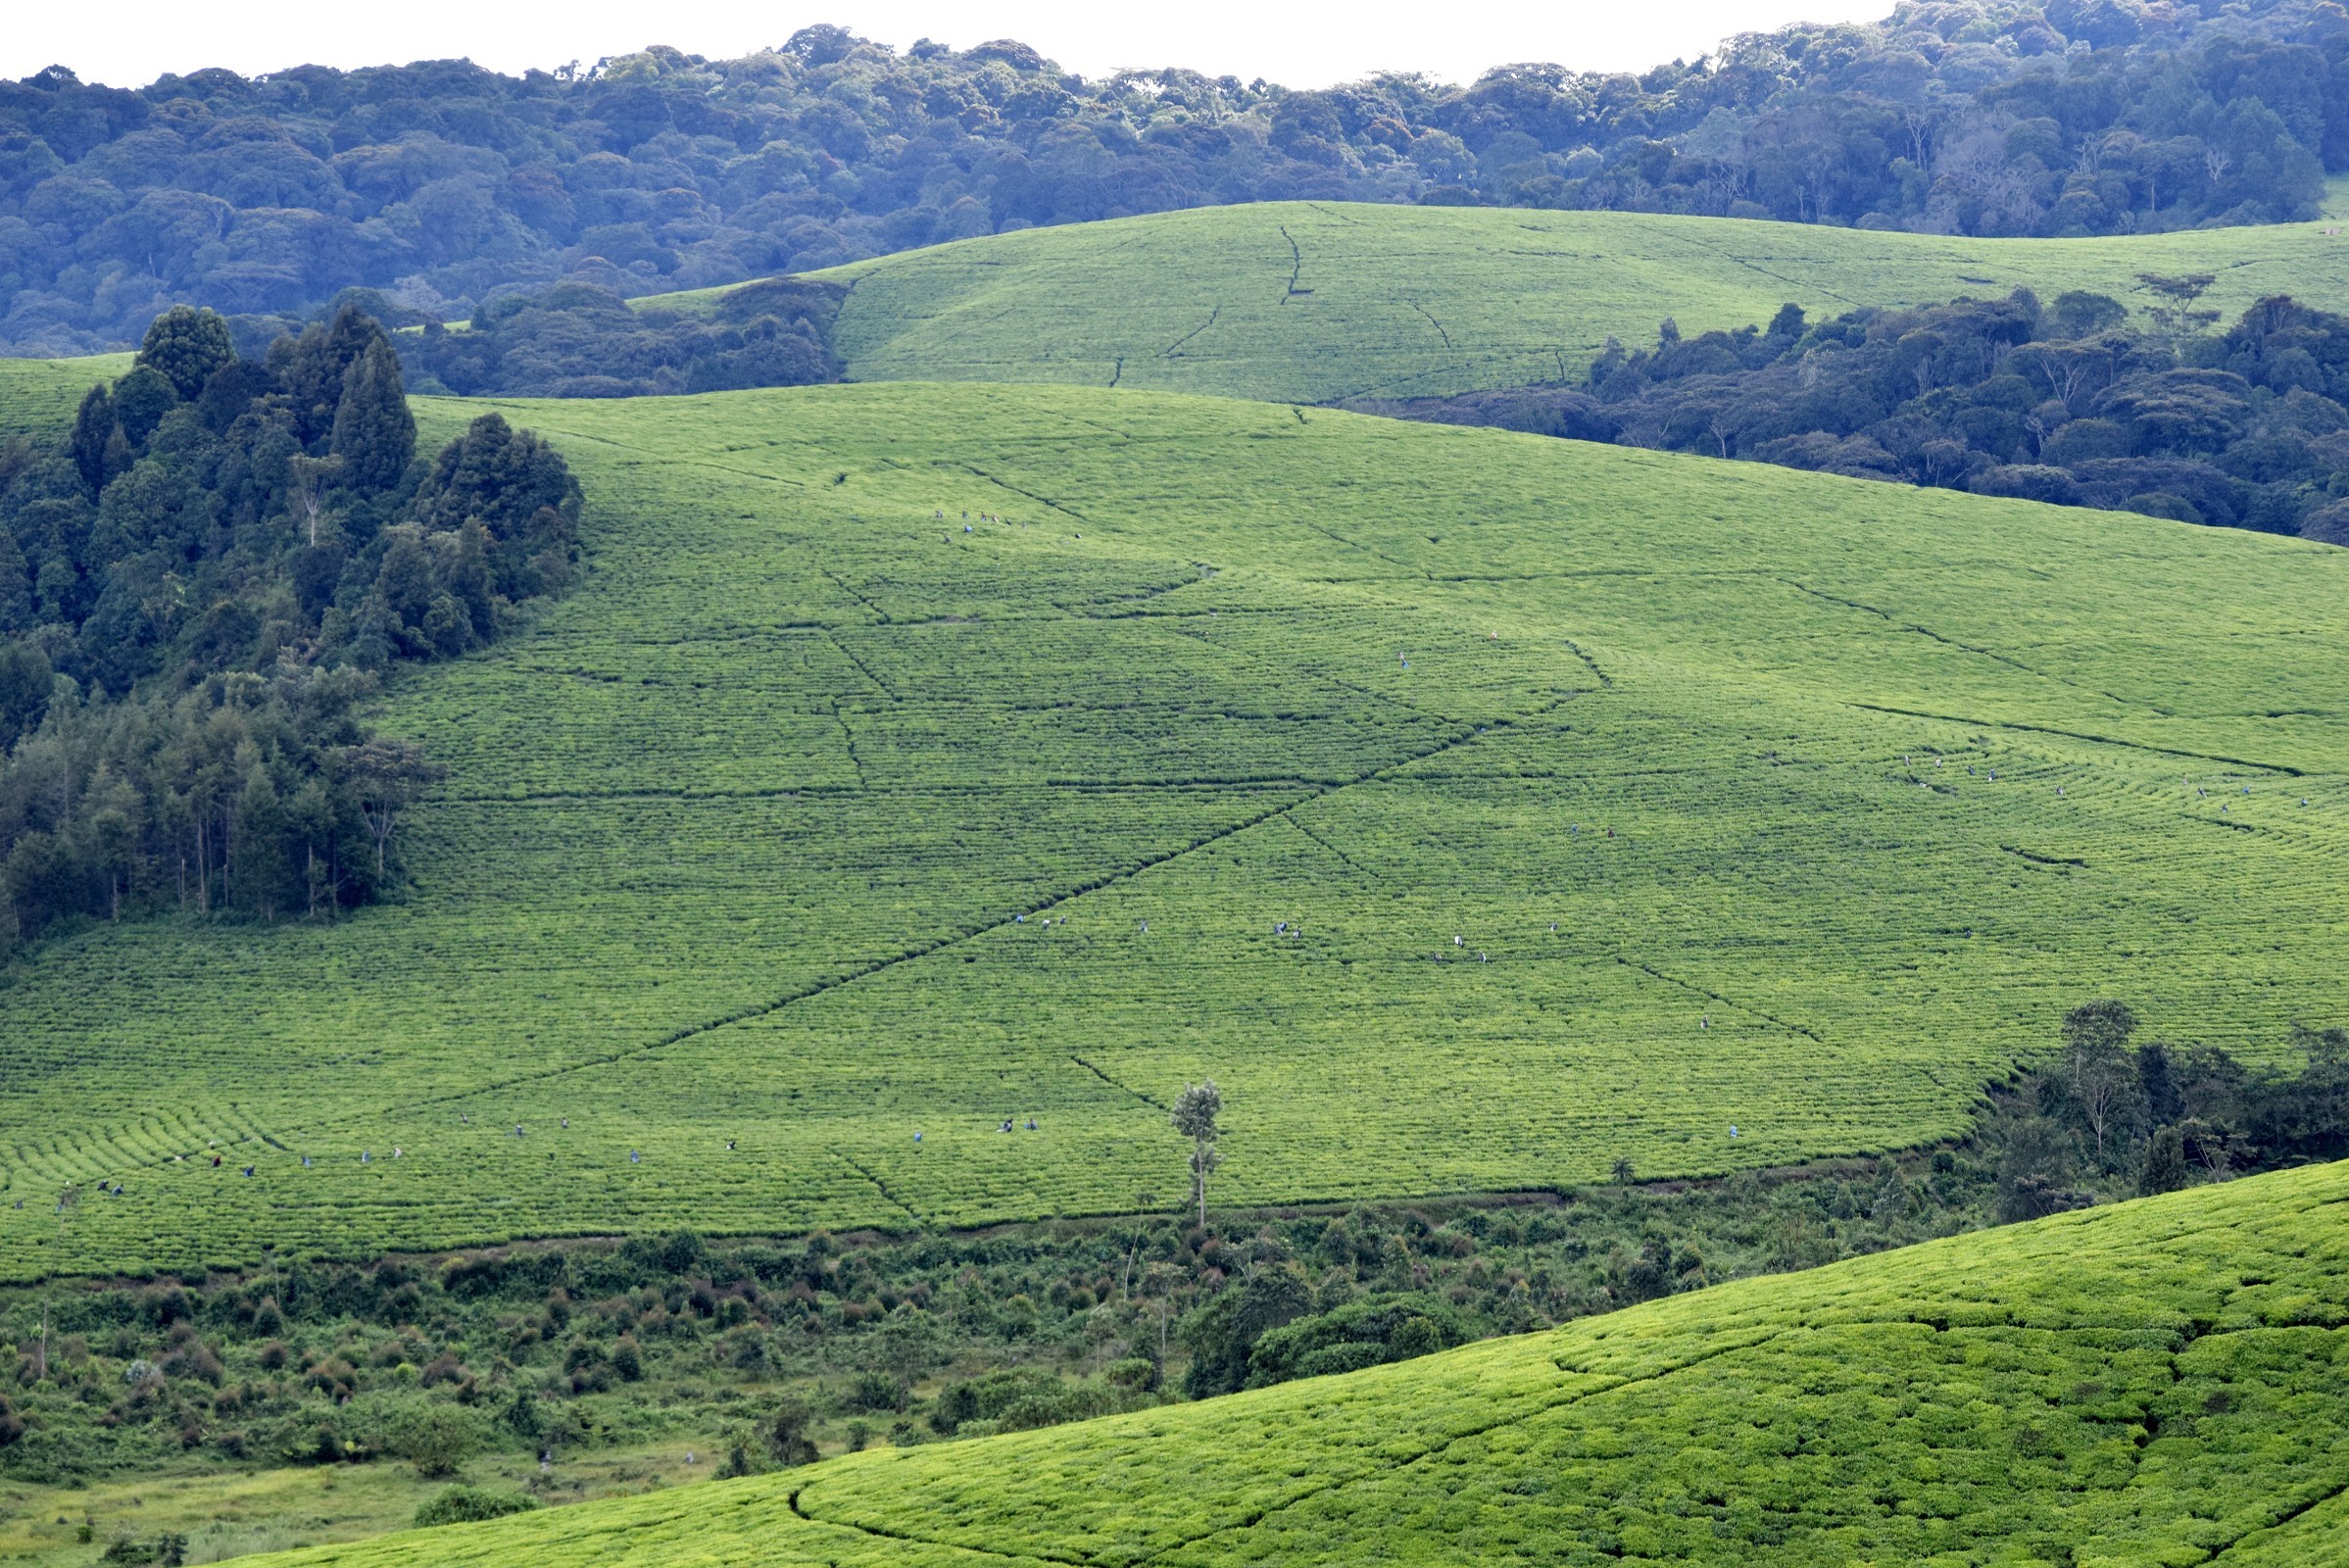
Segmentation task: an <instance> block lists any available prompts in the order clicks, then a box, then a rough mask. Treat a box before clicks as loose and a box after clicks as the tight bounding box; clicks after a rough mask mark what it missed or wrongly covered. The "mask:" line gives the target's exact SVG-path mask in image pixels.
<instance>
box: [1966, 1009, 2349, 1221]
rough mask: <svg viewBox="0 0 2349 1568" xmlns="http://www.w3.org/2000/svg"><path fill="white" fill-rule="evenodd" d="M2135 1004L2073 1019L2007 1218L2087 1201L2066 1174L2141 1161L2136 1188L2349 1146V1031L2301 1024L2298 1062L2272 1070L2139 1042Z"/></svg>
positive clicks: (2022, 1131)
mask: <svg viewBox="0 0 2349 1568" xmlns="http://www.w3.org/2000/svg"><path fill="white" fill-rule="evenodd" d="M2138 1029H2139V1025H2138V1020H2137V1016H2136V1013H2135V1012H2134V1011H2133V1010H2131V1009H2130V1008H2129V1005H2127V1004H2126V1003H2121V1002H2111V1001H2106V1002H2091V1003H2087V1004H2083V1005H2080V1006H2078V1007H2075V1008H2073V1009H2072V1011H2071V1012H2069V1013H2067V1014H2066V1015H2065V1017H2064V1050H2063V1054H2062V1056H2061V1058H2060V1059H2059V1060H2058V1061H2057V1062H2056V1063H2055V1064H2054V1065H2053V1066H2052V1067H2050V1068H2049V1069H2048V1070H2047V1071H2046V1072H2045V1073H2043V1074H2041V1075H2040V1076H2039V1078H2038V1080H2037V1086H2036V1092H2037V1099H2038V1109H2039V1112H2040V1115H2039V1117H2038V1118H2036V1119H2035V1120H2034V1121H2031V1122H2026V1123H2024V1124H2022V1125H2020V1126H2019V1127H2018V1128H2017V1129H2016V1130H2015V1131H2014V1132H2012V1133H2010V1135H2009V1137H2008V1139H2007V1141H2006V1147H2005V1151H2004V1153H2003V1156H2002V1160H2001V1167H2002V1168H2001V1171H2000V1200H1999V1205H2000V1217H2001V1218H2003V1219H2008V1220H2019V1219H2035V1218H2037V1217H2039V1216H2040V1215H2042V1214H2048V1213H2053V1212H2055V1211H2056V1210H2058V1209H2062V1208H2069V1207H2073V1206H2075V1205H2076V1204H2077V1203H2078V1202H2080V1201H2084V1200H2082V1199H2080V1196H2079V1195H2078V1194H2077V1193H2076V1192H2074V1191H2071V1190H2069V1189H2068V1188H2067V1186H2066V1185H2065V1183H2066V1179H2067V1177H2072V1178H2078V1177H2080V1176H2084V1177H2086V1178H2087V1179H2089V1180H2093V1179H2095V1178H2096V1177H2098V1176H2100V1175H2103V1174H2106V1173H2110V1172H2124V1171H2130V1170H2133V1171H2135V1172H2136V1174H2137V1191H2139V1192H2140V1193H2145V1194H2152V1193H2167V1192H2175V1191H2177V1190H2178V1189H2179V1188H2181V1187H2185V1186H2188V1185H2190V1184H2192V1183H2193V1182H2195V1181H2197V1180H2212V1179H2225V1178H2226V1177H2227V1176H2230V1175H2235V1174H2239V1173H2246V1172H2250V1171H2256V1170H2266V1169H2273V1168H2275V1167H2276V1166H2281V1165H2293V1164H2299V1163H2301V1162H2303V1161H2308V1160H2329V1159H2339V1158H2341V1157H2342V1156H2343V1155H2349V1029H2342V1028H2339V1027H2331V1028H2324V1029H2313V1028H2309V1027H2307V1026H2305V1025H2295V1026H2294V1028H2293V1030H2292V1045H2293V1047H2294V1049H2295V1051H2296V1053H2297V1054H2298V1055H2299V1056H2300V1064H2299V1066H2298V1068H2297V1069H2296V1070H2291V1071H2285V1072H2280V1073H2263V1072H2257V1071H2254V1070H2253V1069H2252V1068H2250V1067H2249V1066H2247V1065H2246V1064H2244V1063H2243V1062H2241V1061H2239V1060H2237V1059H2236V1058H2235V1057H2234V1056H2232V1055H2230V1054H2227V1052H2225V1051H2223V1050H2220V1049H2218V1048H2217V1047H2213V1046H2199V1045H2197V1046H2188V1047H2183V1048H2179V1047H2176V1046H2170V1045H2165V1044H2163V1043H2161V1042H2159V1041H2147V1042H2144V1043H2142V1044H2140V1043H2138V1042H2137V1039H2136V1036H2137V1034H2138Z"/></svg>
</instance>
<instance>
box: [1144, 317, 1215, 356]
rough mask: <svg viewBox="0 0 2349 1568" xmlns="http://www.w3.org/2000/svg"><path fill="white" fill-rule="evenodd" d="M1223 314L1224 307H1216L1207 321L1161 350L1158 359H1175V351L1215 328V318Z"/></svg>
mask: <svg viewBox="0 0 2349 1568" xmlns="http://www.w3.org/2000/svg"><path fill="white" fill-rule="evenodd" d="M1222 314H1223V307H1222V306H1220V305H1218V306H1216V307H1215V308H1214V309H1213V310H1211V311H1209V312H1208V313H1207V319H1205V320H1203V321H1201V322H1199V325H1197V326H1195V327H1193V328H1192V329H1191V330H1190V331H1188V332H1185V333H1184V334H1183V335H1182V336H1181V337H1178V338H1176V339H1175V340H1174V341H1173V342H1172V343H1169V344H1167V345H1166V347H1165V348H1163V349H1161V350H1160V351H1159V352H1158V358H1160V359H1162V360H1171V359H1173V358H1174V357H1175V350H1177V349H1179V348H1181V347H1182V346H1183V345H1184V344H1186V343H1188V342H1190V341H1191V340H1192V339H1193V338H1195V337H1197V336H1199V334H1200V333H1201V332H1204V331H1205V330H1206V329H1207V328H1208V327H1210V326H1213V325H1214V324H1215V319H1216V318H1217V317H1219V316H1221V315H1222Z"/></svg>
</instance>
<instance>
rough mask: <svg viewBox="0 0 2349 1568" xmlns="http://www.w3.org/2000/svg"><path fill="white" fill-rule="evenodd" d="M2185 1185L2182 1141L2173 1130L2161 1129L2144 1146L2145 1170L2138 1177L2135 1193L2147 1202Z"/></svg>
mask: <svg viewBox="0 0 2349 1568" xmlns="http://www.w3.org/2000/svg"><path fill="white" fill-rule="evenodd" d="M2185 1184H2186V1143H2185V1138H2184V1136H2183V1135H2182V1134H2180V1133H2179V1132H2178V1129H2177V1128H2175V1127H2164V1128H2162V1129H2161V1130H2160V1131H2158V1132H2156V1133H2155V1134H2154V1135H2153V1138H2152V1141H2151V1142H2149V1143H2147V1144H2146V1146H2145V1168H2144V1169H2143V1170H2142V1171H2140V1172H2139V1173H2138V1175H2137V1191H2138V1192H2139V1193H2141V1194H2143V1195H2144V1196H2145V1197H2147V1198H2151V1197H2153V1196H2154V1195H2155V1194H2157V1193H2175V1192H2177V1191H2178V1189H2179V1188H2180V1187H2183V1186H2184V1185H2185Z"/></svg>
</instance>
